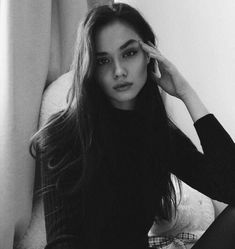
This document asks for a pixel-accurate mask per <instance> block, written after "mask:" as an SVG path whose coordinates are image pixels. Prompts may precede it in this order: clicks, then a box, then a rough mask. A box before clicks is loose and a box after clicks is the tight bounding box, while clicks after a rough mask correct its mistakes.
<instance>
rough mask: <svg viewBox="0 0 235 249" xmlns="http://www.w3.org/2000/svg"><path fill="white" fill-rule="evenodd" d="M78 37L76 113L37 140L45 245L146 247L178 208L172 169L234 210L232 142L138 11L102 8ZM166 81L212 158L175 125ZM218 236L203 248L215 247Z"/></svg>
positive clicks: (65, 113)
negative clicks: (156, 227) (156, 224)
mask: <svg viewBox="0 0 235 249" xmlns="http://www.w3.org/2000/svg"><path fill="white" fill-rule="evenodd" d="M77 37H78V39H77V41H76V49H75V55H74V61H73V63H72V70H73V72H74V80H73V85H72V88H71V91H70V92H69V95H68V107H67V108H66V109H65V110H62V111H61V112H59V113H57V114H55V115H53V116H52V117H51V118H50V119H49V121H48V122H47V124H46V125H45V126H43V127H42V128H41V129H40V130H39V131H38V132H37V133H36V134H35V135H34V137H33V138H32V146H33V147H34V148H35V150H36V151H37V152H38V154H37V155H36V156H37V157H39V155H40V159H41V163H42V164H41V165H42V177H43V191H44V194H43V197H44V208H45V220H46V230H47V240H48V244H47V246H46V249H52V248H53V249H55V248H57V249H58V248H63V249H66V248H89V249H92V248H102V249H104V248H119V249H120V248H123V249H128V248H129V249H134V248H135V249H136V248H141V249H143V248H148V237H147V233H148V231H149V229H150V228H151V226H152V223H153V220H154V217H155V216H156V215H157V216H158V217H159V219H165V220H170V219H171V218H172V216H173V215H174V212H172V210H173V208H177V204H176V197H175V192H174V187H173V184H172V182H171V178H170V174H171V173H174V174H175V175H176V176H177V177H179V178H180V179H182V180H183V181H185V182H186V183H188V184H189V185H191V186H192V187H194V188H196V189H198V190H199V191H201V192H203V193H204V194H206V195H208V196H210V197H211V198H213V199H217V200H219V201H223V202H226V203H229V204H234V202H235V172H234V170H233V164H234V163H235V158H234V154H235V153H234V152H235V147H234V143H233V141H232V140H231V138H230V137H229V135H228V134H227V133H226V131H225V130H224V129H223V128H222V126H221V125H220V124H219V122H218V121H217V120H216V118H215V117H214V116H213V115H212V114H209V113H208V110H207V109H206V107H205V106H204V105H203V103H202V102H201V100H200V99H199V97H198V96H197V94H196V93H195V91H194V90H193V89H192V87H191V86H190V85H189V84H188V82H187V81H186V80H185V79H184V78H183V76H182V75H181V74H180V73H179V72H178V70H177V69H176V67H175V66H174V65H173V64H172V63H171V62H169V61H168V60H167V59H166V58H165V57H164V56H163V55H162V54H161V53H160V51H159V50H158V48H157V47H156V46H155V36H154V33H153V31H152V29H151V27H150V26H149V24H148V23H147V22H146V21H145V20H144V19H143V17H142V16H141V15H140V14H139V12H138V11H137V10H135V9H134V8H132V7H130V6H129V5H126V4H118V3H116V4H113V5H107V6H101V7H97V8H95V9H93V10H91V11H90V12H89V13H88V14H87V16H86V17H85V19H84V21H83V22H81V24H80V26H79V30H78V36H77ZM158 85H159V86H160V87H161V88H162V89H163V90H165V91H166V92H167V93H169V94H171V95H173V96H175V97H177V98H179V99H181V100H182V101H183V103H184V104H185V105H186V107H187V109H188V111H189V113H190V115H191V117H192V120H193V122H194V126H195V128H196V130H197V132H198V135H199V138H200V140H201V143H202V146H203V150H204V154H201V153H200V152H198V151H197V149H196V147H195V146H194V145H193V144H192V142H191V141H190V140H189V139H188V138H187V137H186V136H185V135H184V134H183V133H182V132H181V131H180V130H179V129H178V128H176V127H175V126H174V125H173V124H172V122H170V120H169V119H168V117H167V114H166V111H165V108H164V104H163V102H162V99H161V96H160V92H159V89H158ZM39 152H40V154H39ZM230 210H232V211H231V212H233V208H231V207H229V208H228V209H227V211H226V212H227V213H225V215H224V216H223V215H222V221H223V222H224V221H225V219H228V218H227V217H228V216H229V220H230V221H231V219H230V218H231V216H230V214H231V213H230ZM227 214H229V215H227ZM233 220H234V219H232V222H233V223H235V222H234V221H233ZM223 222H220V220H218V221H216V222H215V224H213V226H212V229H211V230H210V231H212V236H213V234H216V231H219V229H217V230H216V229H214V228H218V227H219V228H220V227H221V224H222V223H223ZM232 225H234V224H232ZM231 227H232V226H231ZM232 230H233V229H231V231H232ZM210 231H209V232H208V234H209V235H208V236H206V235H205V239H203V238H202V240H201V241H202V242H198V244H199V245H200V247H197V244H196V245H195V248H208V245H210V246H212V247H213V248H216V246H217V245H218V242H217V241H216V240H215V239H213V240H212V239H211V237H210V236H211V235H210V233H211V232H210ZM227 236H230V237H229V238H231V234H230V233H228V235H227ZM199 241H200V240H199ZM213 241H214V242H215V243H214V242H213ZM200 243H201V244H200ZM213 243H214V244H215V247H214V245H213ZM224 245H225V242H223V247H222V248H230V245H231V241H229V244H228V245H227V247H226V245H225V246H224ZM218 248H219V247H218ZM220 248H221V247H220Z"/></svg>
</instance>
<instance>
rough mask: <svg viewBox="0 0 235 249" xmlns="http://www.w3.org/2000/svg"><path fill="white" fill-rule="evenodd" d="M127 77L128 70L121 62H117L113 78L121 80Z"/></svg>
mask: <svg viewBox="0 0 235 249" xmlns="http://www.w3.org/2000/svg"><path fill="white" fill-rule="evenodd" d="M126 76H127V69H126V68H125V67H124V65H123V64H122V63H121V62H120V61H115V62H114V72H113V78H114V79H119V78H125V77H126Z"/></svg>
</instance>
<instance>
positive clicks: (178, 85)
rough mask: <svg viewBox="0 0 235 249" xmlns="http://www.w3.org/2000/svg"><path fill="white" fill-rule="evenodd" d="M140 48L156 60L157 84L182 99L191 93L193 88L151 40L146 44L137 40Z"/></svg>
mask: <svg viewBox="0 0 235 249" xmlns="http://www.w3.org/2000/svg"><path fill="white" fill-rule="evenodd" d="M139 43H140V45H141V47H142V49H143V50H144V51H145V52H146V53H147V56H149V57H150V58H153V59H155V60H156V65H157V68H156V76H157V78H158V79H159V80H158V84H159V85H160V87H161V88H162V89H163V90H164V91H166V92H167V93H168V94H170V95H172V96H175V97H177V98H179V99H182V100H183V99H184V98H186V97H187V96H188V95H190V94H191V92H192V91H193V89H192V88H191V86H190V85H189V84H188V82H187V81H186V80H185V79H184V77H183V76H182V75H181V74H180V72H179V71H178V69H177V68H176V67H175V65H174V64H173V63H171V62H170V61H169V60H167V59H166V58H165V57H164V56H163V55H162V54H161V52H160V51H159V49H158V48H157V47H155V46H154V45H153V44H152V43H151V42H149V44H146V43H144V42H142V41H139Z"/></svg>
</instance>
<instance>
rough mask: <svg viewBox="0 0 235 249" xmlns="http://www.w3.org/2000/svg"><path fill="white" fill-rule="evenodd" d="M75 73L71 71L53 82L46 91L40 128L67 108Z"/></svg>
mask: <svg viewBox="0 0 235 249" xmlns="http://www.w3.org/2000/svg"><path fill="white" fill-rule="evenodd" d="M73 76H74V71H69V72H67V73H65V74H63V75H61V76H60V77H59V78H58V79H57V80H55V81H53V82H52V83H51V84H50V85H49V86H48V87H47V88H46V89H45V91H44V93H43V97H42V103H41V110H40V120H39V126H40V127H41V126H42V125H43V124H45V122H46V121H47V120H48V118H49V117H50V116H51V115H52V114H55V113H57V112H59V111H61V110H63V109H65V108H66V107H67V101H66V98H67V94H68V92H69V89H70V88H71V86H72V83H73Z"/></svg>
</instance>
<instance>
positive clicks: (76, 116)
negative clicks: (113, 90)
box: [30, 3, 177, 219]
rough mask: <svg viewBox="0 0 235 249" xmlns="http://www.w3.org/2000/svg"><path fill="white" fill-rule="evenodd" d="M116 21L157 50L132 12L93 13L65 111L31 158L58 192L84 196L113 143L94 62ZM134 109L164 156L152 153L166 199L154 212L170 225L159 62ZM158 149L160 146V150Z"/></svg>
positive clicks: (82, 28) (34, 145) (79, 43)
mask: <svg viewBox="0 0 235 249" xmlns="http://www.w3.org/2000/svg"><path fill="white" fill-rule="evenodd" d="M113 21H121V22H122V23H126V24H128V25H129V26H131V27H132V28H133V30H135V32H136V33H137V34H138V35H139V36H140V37H141V38H142V39H143V41H144V42H147V41H151V42H152V43H153V44H155V41H156V37H155V35H154V32H153V31H152V29H151V27H150V26H149V24H148V23H147V22H146V21H145V19H144V18H143V16H142V15H141V14H140V13H139V12H138V11H137V10H136V9H134V8H132V7H131V6H129V5H127V4H123V3H121V4H120V3H115V4H111V5H103V6H99V7H96V8H94V9H92V10H91V11H89V12H88V14H87V15H86V17H85V18H84V20H83V21H82V22H81V23H80V25H79V27H78V32H77V40H76V47H75V53H74V59H73V62H72V65H71V70H72V72H73V84H72V87H71V89H70V91H69V94H68V98H67V104H68V105H67V108H66V109H64V110H62V111H60V112H59V113H56V114H54V115H52V116H51V117H50V118H49V120H48V122H47V123H46V124H45V125H44V126H43V127H42V128H40V130H39V131H38V132H37V133H36V134H35V135H34V136H33V137H32V140H31V146H30V150H31V154H32V155H34V153H33V150H34V151H36V157H38V155H39V154H37V153H39V152H40V157H41V160H42V161H44V162H46V163H47V166H48V168H50V170H53V171H54V174H58V176H59V177H58V180H57V188H58V189H60V190H61V192H64V190H66V193H67V194H73V193H76V191H79V190H86V189H87V188H88V187H89V183H90V182H91V180H92V177H93V175H94V172H95V170H97V167H98V166H99V160H100V158H101V156H102V154H103V153H104V148H105V146H103V144H105V143H109V142H110V141H109V134H108V133H109V127H108V125H107V124H105V122H106V121H105V120H106V119H105V118H104V116H105V115H106V113H107V112H108V110H109V105H111V104H110V103H109V102H108V101H107V99H106V97H105V95H104V93H103V91H102V90H101V89H100V87H99V84H97V81H96V79H95V77H94V72H95V57H94V56H95V35H96V33H97V31H98V30H100V29H101V28H102V27H104V26H105V25H107V24H110V23H111V22H113ZM135 109H136V110H137V111H138V112H139V113H140V114H141V115H143V116H144V118H145V119H146V120H147V123H148V124H149V129H148V130H149V131H150V133H152V134H150V137H151V139H152V143H153V147H155V148H161V151H160V150H158V151H157V152H156V151H153V153H152V155H153V156H154V155H156V156H158V160H159V162H160V163H159V167H158V168H157V171H156V172H157V175H158V176H160V177H158V178H156V181H158V187H160V188H161V193H162V198H161V200H160V202H159V204H158V210H156V211H157V214H158V216H159V217H161V218H164V219H170V218H171V214H172V212H171V211H172V204H173V206H174V207H175V208H176V205H177V203H176V194H175V190H174V186H173V183H172V181H171V175H170V173H169V171H168V162H167V158H168V153H169V150H170V132H169V127H170V126H171V125H173V124H172V123H171V121H170V120H169V119H168V117H167V114H166V110H165V107H164V104H163V101H162V98H161V94H160V91H159V89H158V87H157V79H156V77H155V60H153V59H151V60H150V62H149V63H148V67H147V82H146V84H145V86H144V87H143V89H142V90H141V92H140V93H139V95H138V97H137V102H136V107H135ZM102 139H105V141H103V140H102ZM157 143H158V144H157ZM159 144H160V145H161V146H158V145H159ZM72 171H73V173H72V174H71V173H70V172H72ZM74 172H76V174H74ZM59 173H61V174H59ZM71 175H73V176H74V175H77V177H75V179H74V181H71V180H68V181H67V182H69V185H66V184H65V182H66V176H70V177H71ZM64 186H67V187H66V188H65V187H64ZM62 190H63V191H62ZM67 190H69V191H67Z"/></svg>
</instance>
